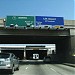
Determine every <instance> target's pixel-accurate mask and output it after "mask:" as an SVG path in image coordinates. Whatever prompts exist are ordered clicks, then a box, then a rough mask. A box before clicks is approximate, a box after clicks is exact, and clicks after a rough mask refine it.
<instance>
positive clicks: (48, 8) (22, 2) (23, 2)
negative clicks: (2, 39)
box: [0, 0, 75, 20]
mask: <svg viewBox="0 0 75 75" xmlns="http://www.w3.org/2000/svg"><path fill="white" fill-rule="evenodd" d="M74 2H75V0H0V18H5V17H6V16H7V15H17V16H20V15H22V16H23V15H24V16H25V15H32V16H40V15H41V16H56V17H58V16H60V17H64V19H69V20H71V19H72V20H73V19H75V15H74V12H75V10H74V9H75V8H74V4H75V3H74Z"/></svg>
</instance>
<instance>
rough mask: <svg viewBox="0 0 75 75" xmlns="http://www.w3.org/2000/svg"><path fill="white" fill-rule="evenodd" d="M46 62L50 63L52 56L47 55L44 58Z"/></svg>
mask: <svg viewBox="0 0 75 75" xmlns="http://www.w3.org/2000/svg"><path fill="white" fill-rule="evenodd" d="M43 62H44V63H50V62H51V58H50V57H46V58H44V60H43Z"/></svg>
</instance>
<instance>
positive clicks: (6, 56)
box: [0, 53, 10, 58]
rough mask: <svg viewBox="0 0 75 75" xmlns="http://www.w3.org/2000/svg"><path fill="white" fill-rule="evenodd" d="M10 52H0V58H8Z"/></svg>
mask: <svg viewBox="0 0 75 75" xmlns="http://www.w3.org/2000/svg"><path fill="white" fill-rule="evenodd" d="M9 56H10V54H3V53H0V58H9Z"/></svg>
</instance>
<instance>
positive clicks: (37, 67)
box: [13, 64, 75, 75]
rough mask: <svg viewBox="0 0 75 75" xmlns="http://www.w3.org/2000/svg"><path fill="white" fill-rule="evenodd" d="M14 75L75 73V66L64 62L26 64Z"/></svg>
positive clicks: (68, 74) (61, 74)
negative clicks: (66, 64)
mask: <svg viewBox="0 0 75 75" xmlns="http://www.w3.org/2000/svg"><path fill="white" fill-rule="evenodd" d="M13 75H75V68H74V67H70V66H65V65H62V64H24V65H21V66H20V70H19V71H15V73H14V74H13Z"/></svg>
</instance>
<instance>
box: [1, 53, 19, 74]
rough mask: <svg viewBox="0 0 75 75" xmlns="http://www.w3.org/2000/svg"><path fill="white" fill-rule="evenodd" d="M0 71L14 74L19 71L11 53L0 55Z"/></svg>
mask: <svg viewBox="0 0 75 75" xmlns="http://www.w3.org/2000/svg"><path fill="white" fill-rule="evenodd" d="M0 70H2V71H3V70H5V71H6V70H8V71H9V72H10V73H12V74H13V73H14V71H15V70H19V60H18V58H17V57H16V56H15V55H14V54H13V53H0Z"/></svg>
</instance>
